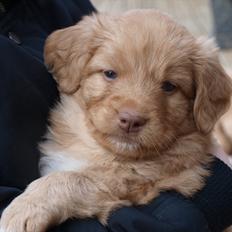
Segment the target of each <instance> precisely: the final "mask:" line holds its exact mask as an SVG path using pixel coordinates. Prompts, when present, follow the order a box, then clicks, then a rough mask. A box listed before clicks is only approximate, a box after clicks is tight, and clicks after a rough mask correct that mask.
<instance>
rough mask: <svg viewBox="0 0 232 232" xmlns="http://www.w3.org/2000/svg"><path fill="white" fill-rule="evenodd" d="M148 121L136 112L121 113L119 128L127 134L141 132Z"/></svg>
mask: <svg viewBox="0 0 232 232" xmlns="http://www.w3.org/2000/svg"><path fill="white" fill-rule="evenodd" d="M146 122H147V120H146V119H145V118H143V117H141V116H140V115H139V114H138V113H137V112H135V111H123V112H119V127H120V128H121V129H122V130H123V131H125V132H127V133H131V132H139V131H140V130H141V129H142V128H143V126H144V125H145V124H146Z"/></svg>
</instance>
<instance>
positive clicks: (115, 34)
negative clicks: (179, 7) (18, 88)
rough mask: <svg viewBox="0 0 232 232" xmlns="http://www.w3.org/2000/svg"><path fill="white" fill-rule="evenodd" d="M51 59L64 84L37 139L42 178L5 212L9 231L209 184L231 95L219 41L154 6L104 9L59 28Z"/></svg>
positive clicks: (38, 229) (101, 214)
mask: <svg viewBox="0 0 232 232" xmlns="http://www.w3.org/2000/svg"><path fill="white" fill-rule="evenodd" d="M45 62H46V64H47V66H48V68H49V69H50V70H51V72H52V73H53V75H54V78H55V79H56V80H57V83H58V85H59V89H60V92H61V102H60V104H58V105H57V107H56V108H55V109H54V110H53V111H52V113H51V118H50V120H51V126H50V128H49V130H48V133H47V141H46V142H44V143H42V144H41V145H40V147H41V151H42V153H43V154H44V156H43V157H42V159H41V163H40V167H41V173H42V175H45V176H44V177H42V178H40V179H38V180H36V181H34V182H33V183H31V184H30V185H29V187H28V188H27V189H26V191H25V192H24V193H23V194H22V195H21V196H19V197H18V198H16V199H15V200H14V201H13V202H12V203H11V205H10V206H9V207H8V208H7V209H6V210H5V211H4V213H3V216H2V219H1V223H0V226H1V229H2V231H4V232H12V231H14V232H23V231H24V232H25V231H26V232H42V231H45V230H46V228H48V227H49V226H51V225H54V224H59V223H61V222H63V221H65V220H66V219H68V218H70V217H76V218H86V217H93V216H97V217H98V218H99V219H100V221H101V222H102V223H106V222H107V217H108V215H109V213H110V212H112V210H114V209H116V208H118V207H121V206H123V205H131V204H146V203H148V202H149V201H150V200H151V199H153V198H154V197H156V196H157V195H158V194H159V192H160V191H162V190H169V189H173V190H176V191H178V192H180V193H182V194H184V195H185V196H191V195H192V194H193V193H195V192H196V191H197V190H199V189H201V188H202V186H203V184H204V177H205V176H207V175H208V171H207V170H206V169H205V168H204V167H205V165H207V164H208V163H209V162H210V160H211V156H210V155H208V154H207V149H208V146H209V145H210V139H211V131H212V129H213V127H214V124H215V123H216V121H217V119H218V118H219V117H220V116H221V115H222V114H223V113H224V111H225V110H226V109H227V106H228V105H229V101H230V94H231V83H230V79H229V77H228V76H227V74H226V73H225V72H224V71H223V69H222V67H221V65H220V64H219V61H218V58H217V53H216V49H215V47H214V46H213V45H212V42H210V41H204V40H201V39H195V38H194V37H193V36H192V35H191V34H190V33H189V32H188V31H187V30H186V29H185V28H184V27H182V26H180V25H178V24H177V23H176V22H174V21H173V20H172V19H170V18H169V17H168V16H166V15H163V14H161V13H159V12H157V11H155V10H134V11H130V12H128V13H125V14H123V15H119V16H108V15H101V14H100V15H93V16H90V17H85V18H84V19H83V21H81V22H80V23H78V24H77V25H75V26H72V27H69V28H66V29H63V30H59V31H56V32H54V33H53V34H52V35H51V36H50V37H49V38H48V40H47V42H46V45H45Z"/></svg>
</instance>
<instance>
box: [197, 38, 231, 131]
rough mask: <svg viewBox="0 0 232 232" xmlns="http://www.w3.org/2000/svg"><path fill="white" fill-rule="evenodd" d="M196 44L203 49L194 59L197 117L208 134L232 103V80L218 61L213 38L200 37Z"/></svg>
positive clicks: (199, 127)
mask: <svg viewBox="0 0 232 232" xmlns="http://www.w3.org/2000/svg"><path fill="white" fill-rule="evenodd" d="M197 43H198V45H199V47H200V49H199V51H198V55H197V57H196V58H195V84H196V97H195V102H194V119H195V122H196V126H197V128H198V129H199V131H201V132H202V133H205V134H207V133H209V132H211V131H212V129H213V127H214V125H215V123H216V121H217V120H218V119H219V118H220V117H221V116H222V114H223V113H225V111H226V110H227V108H228V107H229V105H230V96H231V93H232V83H231V79H230V77H229V76H228V75H227V74H226V72H225V71H224V70H223V68H222V66H221V65H220V63H219V60H218V55H217V50H218V49H217V47H216V46H215V45H214V42H213V40H205V39H202V38H201V39H198V40H197Z"/></svg>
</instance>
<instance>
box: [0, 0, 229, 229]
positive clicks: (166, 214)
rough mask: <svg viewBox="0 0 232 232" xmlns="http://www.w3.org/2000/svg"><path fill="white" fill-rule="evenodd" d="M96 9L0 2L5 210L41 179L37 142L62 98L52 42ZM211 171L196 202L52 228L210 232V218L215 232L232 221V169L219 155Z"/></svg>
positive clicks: (173, 197) (173, 200)
mask: <svg viewBox="0 0 232 232" xmlns="http://www.w3.org/2000/svg"><path fill="white" fill-rule="evenodd" d="M10 3H12V5H11V4H10ZM4 7H5V8H4ZM93 11H95V9H94V7H93V6H92V5H91V3H90V2H89V1H88V0H34V1H31V0H21V1H16V0H15V1H11V2H10V1H6V0H5V1H1V0H0V210H1V211H2V210H3V209H4V208H5V207H6V206H7V205H8V204H9V202H10V201H11V200H12V199H13V198H14V197H15V196H17V195H18V194H20V192H21V191H22V190H23V189H24V188H25V187H26V186H27V185H28V184H29V183H30V182H31V181H32V180H34V179H36V178H38V177H39V174H38V159H39V152H38V149H37V143H38V141H39V140H41V139H42V136H43V134H44V133H45V130H46V125H47V116H48V112H49V109H50V108H51V107H52V106H53V104H54V103H55V102H56V101H57V100H58V98H59V96H58V91H57V88H56V83H55V81H54V80H53V78H52V77H51V76H50V74H49V73H48V72H47V70H46V68H45V66H44V64H43V46H44V41H45V39H46V37H47V36H48V35H49V34H50V33H51V32H52V31H54V30H56V29H59V28H63V27H66V26H70V25H72V24H74V23H76V22H77V21H79V20H80V19H81V17H82V16H83V15H85V14H89V13H91V12H93ZM211 169H212V172H213V173H214V174H213V175H212V176H211V177H210V178H209V179H208V182H207V185H206V187H205V188H204V189H203V190H202V191H201V192H200V193H198V194H197V195H196V196H195V197H194V198H193V199H191V201H190V200H187V199H184V198H183V197H182V196H180V195H178V194H176V193H164V194H161V196H160V197H159V198H158V199H156V200H155V201H154V202H152V203H151V204H150V205H149V206H146V207H139V208H136V209H135V208H124V209H121V210H119V211H117V212H115V213H114V214H113V215H112V216H111V218H110V219H109V228H104V227H103V226H102V225H101V224H100V223H99V222H98V221H97V220H93V219H90V220H81V221H80V220H79V221H75V220H74V221H69V222H66V223H64V224H63V225H61V226H59V227H57V228H54V229H52V231H64V232H65V231H77V230H78V231H80V232H82V231H84V232H90V231H94V232H98V231H99V232H100V231H101V232H103V231H108V230H109V231H114V232H116V231H117V232H119V231H131V232H135V231H143V230H144V231H145V232H149V231H154V232H156V231H157V232H181V231H184V232H186V231H188V232H191V231H195V232H201V231H202V232H203V231H209V230H208V228H206V227H207V223H206V221H205V219H206V220H207V222H208V225H209V227H210V229H211V231H214V232H219V231H221V230H222V229H224V228H225V227H226V226H228V225H230V224H232V217H231V215H232V173H231V170H230V169H229V168H227V166H225V165H224V164H223V163H222V162H220V161H218V160H217V161H216V162H215V163H214V164H213V166H212V167H211ZM186 205H187V206H188V207H186ZM164 209H165V210H164ZM185 209H187V210H185ZM199 209H200V210H199ZM22 210H23V209H22ZM194 223H195V227H193V226H192V224H194ZM186 228H187V229H186Z"/></svg>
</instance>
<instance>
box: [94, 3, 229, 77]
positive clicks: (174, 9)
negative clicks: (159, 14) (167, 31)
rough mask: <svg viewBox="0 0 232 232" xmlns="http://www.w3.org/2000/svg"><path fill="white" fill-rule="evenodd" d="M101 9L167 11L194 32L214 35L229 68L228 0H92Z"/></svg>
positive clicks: (222, 57) (111, 11) (111, 10)
mask: <svg viewBox="0 0 232 232" xmlns="http://www.w3.org/2000/svg"><path fill="white" fill-rule="evenodd" d="M92 3H93V4H94V5H95V7H96V8H97V9H98V10H99V11H100V12H109V13H118V12H123V11H127V10H129V9H134V8H157V9H160V10H161V11H164V12H166V13H168V14H170V15H171V16H172V17H173V18H175V19H176V20H177V21H178V22H180V23H181V24H183V25H184V26H186V27H187V28H188V29H189V31H191V32H192V34H193V35H195V36H202V35H203V36H209V37H217V42H218V45H219V46H220V47H221V48H223V50H221V51H220V59H221V63H222V64H223V66H224V67H225V68H226V69H227V70H231V71H232V67H231V64H232V1H231V0H92ZM231 73H232V72H231Z"/></svg>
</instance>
